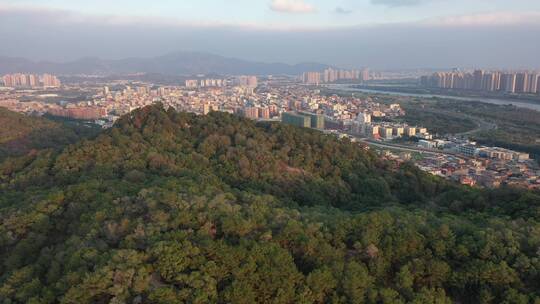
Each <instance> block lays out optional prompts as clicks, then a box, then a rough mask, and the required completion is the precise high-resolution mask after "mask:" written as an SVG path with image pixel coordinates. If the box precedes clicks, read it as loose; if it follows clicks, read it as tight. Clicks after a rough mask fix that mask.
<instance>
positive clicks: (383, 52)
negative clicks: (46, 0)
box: [0, 1, 540, 69]
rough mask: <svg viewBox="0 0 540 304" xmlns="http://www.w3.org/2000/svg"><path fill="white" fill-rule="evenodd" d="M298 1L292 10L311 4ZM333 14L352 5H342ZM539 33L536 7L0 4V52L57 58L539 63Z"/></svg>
mask: <svg viewBox="0 0 540 304" xmlns="http://www.w3.org/2000/svg"><path fill="white" fill-rule="evenodd" d="M379 2H380V1H379ZM383 2H384V3H388V1H383ZM398 2H399V1H398ZM277 8H283V6H279V7H277ZM293 8H294V9H296V10H297V11H298V12H296V11H295V13H310V12H311V11H312V10H314V8H312V7H310V6H297V7H293ZM302 10H305V12H304V11H302ZM336 13H340V14H344V15H346V14H349V11H348V10H347V9H346V8H337V9H336ZM539 37H540V14H537V13H536V12H531V13H523V14H522V15H519V14H518V15H513V14H505V13H499V14H492V15H478V16H476V17H475V16H473V17H470V16H469V17H459V18H454V19H452V18H445V19H440V20H437V19H433V20H431V19H430V20H425V21H418V22H397V23H385V24H381V25H375V24H364V25H361V26H352V25H343V26H339V27H331V26H325V27H317V26H311V27H302V26H294V27H290V28H289V27H284V28H279V27H275V28H273V27H271V26H259V25H242V24H237V25H234V24H225V25H220V24H213V23H212V24H205V23H203V24H194V23H184V22H181V21H178V20H174V21H171V20H170V19H167V20H165V21H159V20H156V19H155V18H118V17H114V18H113V17H103V16H95V15H82V14H79V13H75V12H71V11H65V10H60V9H37V8H20V7H16V8H14V7H9V6H7V7H2V6H0V41H1V43H0V56H10V57H25V58H29V59H32V60H52V61H57V62H67V61H72V60H75V59H79V58H81V57H87V56H91V57H100V58H104V59H121V58H126V57H155V56H159V55H163V54H166V53H171V52H176V51H196V52H208V53H213V54H219V55H222V56H228V57H235V58H240V59H243V60H250V61H258V62H268V63H270V62H283V63H288V64H296V63H300V62H319V63H324V64H329V65H333V66H338V67H344V68H353V67H354V68H358V67H363V66H369V67H371V68H374V69H411V68H450V67H485V68H540V55H539V54H540V38H539Z"/></svg>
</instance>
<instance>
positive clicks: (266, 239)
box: [0, 105, 540, 303]
mask: <svg viewBox="0 0 540 304" xmlns="http://www.w3.org/2000/svg"><path fill="white" fill-rule="evenodd" d="M539 220H540V196H539V195H538V193H533V192H524V191H520V190H516V189H506V188H504V189H500V190H496V191H491V190H481V189H472V188H466V187H462V186H459V185H455V184H452V183H449V182H447V181H444V180H442V179H439V178H436V177H433V176H429V175H426V174H424V173H422V172H421V171H419V170H417V169H416V168H415V167H414V166H412V165H410V164H404V165H401V166H398V165H396V164H394V163H390V162H387V161H384V160H381V159H379V158H378V157H377V156H376V155H375V154H374V153H372V152H370V151H369V150H368V149H366V148H365V147H362V146H359V145H358V144H356V143H352V142H350V141H348V140H339V139H337V138H334V137H332V136H327V135H324V134H322V133H320V132H317V131H313V130H307V129H300V128H294V127H290V126H285V125H281V124H269V123H264V124H256V123H255V122H253V121H249V120H246V119H243V118H239V117H236V116H232V115H229V114H226V113H215V112H213V113H210V114H209V115H205V116H196V115H194V114H189V113H180V112H175V111H174V110H171V109H169V110H165V109H163V108H162V107H161V106H160V105H154V106H149V107H145V108H142V109H139V110H136V111H134V112H132V113H130V114H128V115H126V116H124V117H122V118H121V119H120V120H118V121H117V122H116V124H115V126H114V127H113V128H111V129H109V130H107V131H104V132H103V133H101V134H100V135H99V136H97V137H96V138H94V139H90V140H82V141H80V142H78V143H76V144H73V145H70V146H68V147H66V148H64V149H63V150H62V151H51V150H44V151H40V152H38V153H34V154H31V155H26V156H24V157H21V158H17V159H11V160H9V161H6V162H4V163H3V164H1V165H0V259H1V260H2V261H3V263H2V264H0V300H3V301H7V302H11V303H453V302H461V303H501V302H504V301H507V302H508V303H529V302H531V303H534V301H537V302H538V301H540V289H539V287H538V284H537V282H538V280H539V279H540V277H539V273H540V259H539V258H538V249H539V248H540V223H539Z"/></svg>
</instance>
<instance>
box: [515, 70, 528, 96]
mask: <svg viewBox="0 0 540 304" xmlns="http://www.w3.org/2000/svg"><path fill="white" fill-rule="evenodd" d="M528 89H529V75H528V74H527V73H518V74H517V75H516V93H526V92H527V91H528Z"/></svg>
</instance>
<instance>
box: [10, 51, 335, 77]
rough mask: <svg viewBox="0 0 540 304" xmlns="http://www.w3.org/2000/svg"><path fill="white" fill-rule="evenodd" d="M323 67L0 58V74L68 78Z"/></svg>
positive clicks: (203, 56)
mask: <svg viewBox="0 0 540 304" xmlns="http://www.w3.org/2000/svg"><path fill="white" fill-rule="evenodd" d="M328 67H331V66H329V65H326V64H320V63H314V62H305V63H299V64H285V63H279V62H273V63H264V62H257V61H249V60H243V59H238V58H232V57H225V56H220V55H215V54H211V53H204V52H186V51H178V52H173V53H168V54H165V55H161V56H156V57H148V58H146V57H130V58H123V59H101V58H98V57H82V58H80V59H77V60H73V61H68V62H64V63H58V62H50V61H32V60H29V59H26V58H22V57H7V56H0V74H8V73H19V72H20V73H54V74H60V75H69V74H93V75H94V74H95V75H111V74H130V73H157V74H165V75H185V76H188V75H195V74H210V73H217V74H226V75H241V74H254V75H272V74H273V75H280V74H283V75H298V74H301V73H302V72H305V71H322V70H324V69H325V68H328Z"/></svg>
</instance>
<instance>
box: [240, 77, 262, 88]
mask: <svg viewBox="0 0 540 304" xmlns="http://www.w3.org/2000/svg"><path fill="white" fill-rule="evenodd" d="M237 81H238V85H239V86H241V87H247V88H256V87H257V86H258V81H257V76H240V77H238V79H237Z"/></svg>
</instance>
